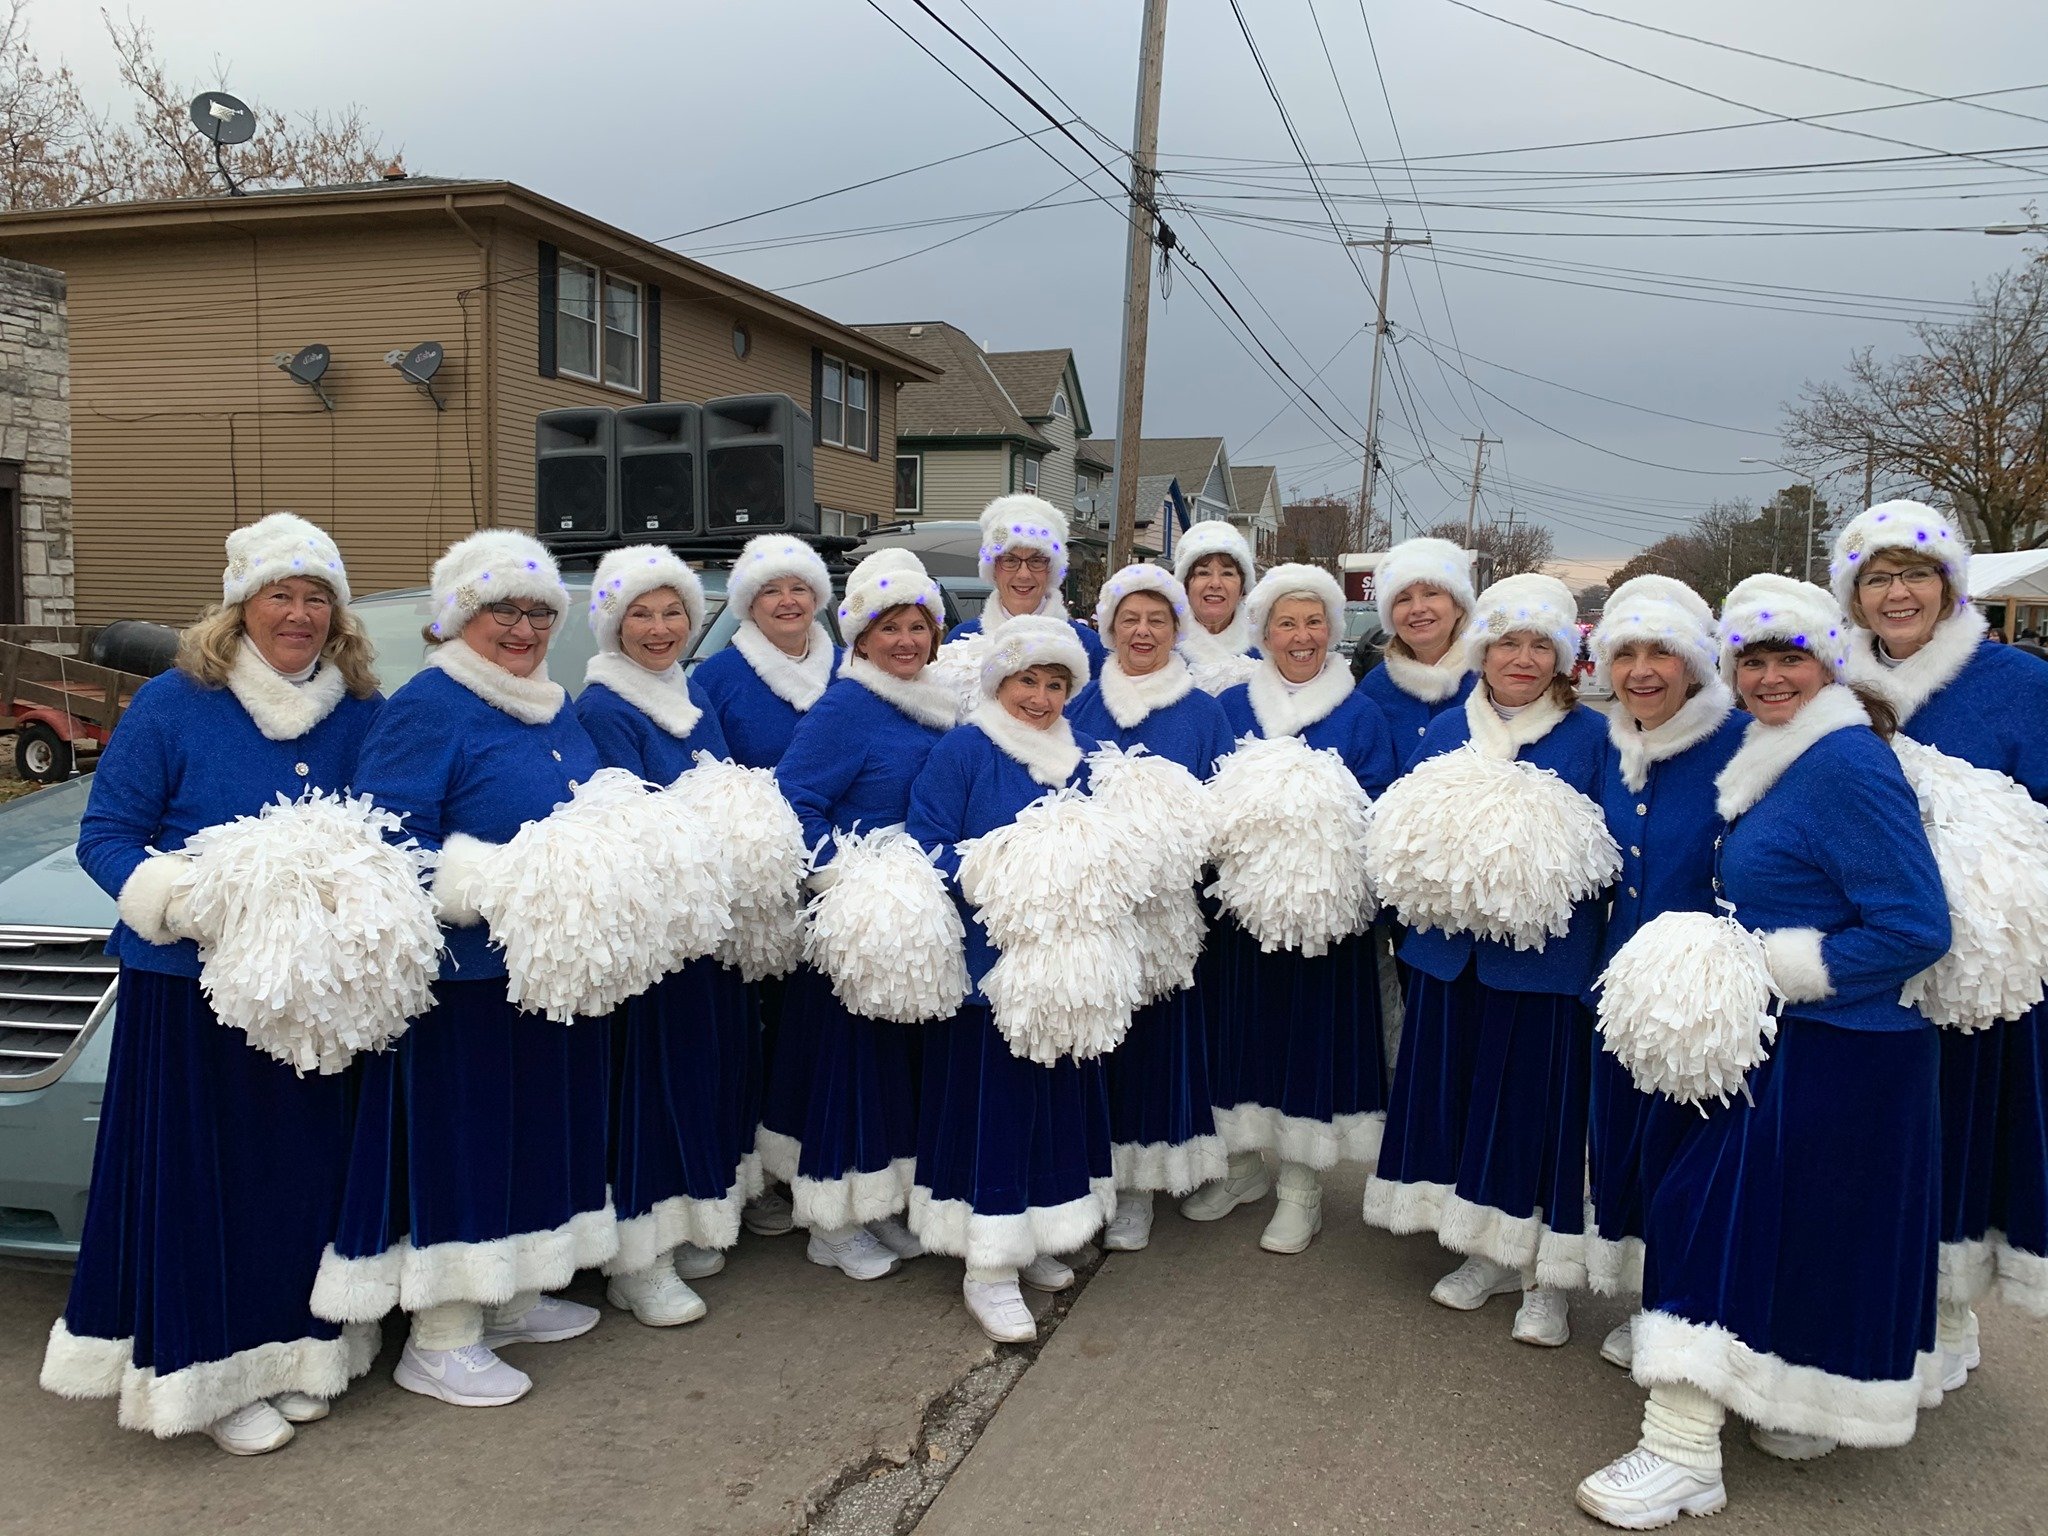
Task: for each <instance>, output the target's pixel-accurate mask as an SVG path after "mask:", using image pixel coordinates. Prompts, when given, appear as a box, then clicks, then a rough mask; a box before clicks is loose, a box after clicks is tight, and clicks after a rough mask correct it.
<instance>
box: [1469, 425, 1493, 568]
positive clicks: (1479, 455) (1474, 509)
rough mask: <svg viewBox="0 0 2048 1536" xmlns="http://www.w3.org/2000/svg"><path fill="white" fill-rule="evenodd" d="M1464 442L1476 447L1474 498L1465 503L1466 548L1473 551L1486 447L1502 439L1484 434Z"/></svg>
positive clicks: (1473, 469)
mask: <svg viewBox="0 0 2048 1536" xmlns="http://www.w3.org/2000/svg"><path fill="white" fill-rule="evenodd" d="M1464 441H1465V442H1468V443H1472V444H1474V445H1475V446H1474V448H1473V450H1472V496H1471V499H1470V500H1468V501H1467V502H1466V503H1465V547H1466V548H1467V549H1472V548H1474V547H1475V546H1474V544H1473V543H1472V539H1473V535H1474V534H1475V533H1476V532H1477V531H1478V527H1477V524H1478V520H1479V472H1480V470H1481V469H1483V468H1484V467H1485V465H1486V445H1487V444H1488V443H1497V442H1499V441H1500V439H1499V438H1497V437H1488V436H1487V435H1486V434H1485V433H1484V432H1482V433H1480V434H1479V435H1478V436H1477V437H1468V438H1465V439H1464Z"/></svg>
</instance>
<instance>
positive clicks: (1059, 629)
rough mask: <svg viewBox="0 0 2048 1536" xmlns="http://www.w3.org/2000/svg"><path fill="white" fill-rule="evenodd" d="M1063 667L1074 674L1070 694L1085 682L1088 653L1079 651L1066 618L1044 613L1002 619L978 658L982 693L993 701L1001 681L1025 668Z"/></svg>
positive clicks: (1078, 638) (1079, 644)
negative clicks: (985, 648) (984, 650)
mask: <svg viewBox="0 0 2048 1536" xmlns="http://www.w3.org/2000/svg"><path fill="white" fill-rule="evenodd" d="M1048 665H1050V666H1059V667H1065V668H1066V669H1067V671H1068V672H1070V673H1072V674H1073V678H1074V686H1073V688H1072V689H1071V690H1070V691H1071V692H1072V693H1079V692H1080V691H1081V690H1082V688H1084V687H1086V686H1087V683H1088V653H1087V652H1086V651H1084V650H1083V649H1081V637H1080V636H1079V635H1077V634H1075V633H1074V626H1073V625H1072V624H1071V623H1070V622H1069V621H1067V620H1066V619H1056V618H1054V617H1052V616H1051V615H1050V614H1044V613H1020V614H1018V615H1016V616H1015V617H1014V618H1008V619H1005V620H1003V622H1002V625H1001V627H1000V628H998V629H997V630H996V632H995V633H994V634H992V635H991V636H989V643H988V650H987V652H986V654H984V655H983V656H982V659H981V691H982V694H983V696H984V697H986V698H991V699H992V698H994V697H995V696H996V689H997V688H999V687H1001V686H1002V682H1003V679H1004V678H1006V677H1014V676H1016V675H1017V674H1018V673H1019V672H1022V671H1023V670H1024V669H1025V668H1026V667H1039V666H1048Z"/></svg>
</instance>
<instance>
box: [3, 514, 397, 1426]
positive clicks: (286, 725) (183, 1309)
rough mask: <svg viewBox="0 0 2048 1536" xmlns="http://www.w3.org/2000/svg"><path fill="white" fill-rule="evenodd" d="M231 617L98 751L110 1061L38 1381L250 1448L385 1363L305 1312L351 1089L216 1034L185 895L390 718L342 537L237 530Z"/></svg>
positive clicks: (142, 696)
mask: <svg viewBox="0 0 2048 1536" xmlns="http://www.w3.org/2000/svg"><path fill="white" fill-rule="evenodd" d="M227 553H228V566H227V570H226V573H225V574H224V576H223V577H222V579H221V601H220V605H219V606H218V607H216V608H214V609H212V610H210V611H209V612H208V613H207V614H206V616H205V617H204V618H202V619H200V620H199V622H198V623H196V624H194V625H193V626H192V627H191V628H190V629H188V630H186V631H185V634H184V637H183V640H182V641H181V643H180V646H179V650H178V662H177V666H176V668H175V669H174V670H172V671H170V672H166V673H165V674H164V675H163V676H161V677H157V678H152V679H151V680H150V681H149V682H147V683H145V684H144V685H143V686H142V687H141V689H139V690H138V691H137V693H136V695H135V700H134V703H132V704H131V705H130V706H129V708H128V712H127V715H126V716H125V717H124V718H123V720H122V722H121V729H120V730H118V731H116V732H115V733H114V735H113V738H112V739H111V740H110V741H109V742H108V744H107V749H106V751H105V752H104V753H103V754H102V755H101V757H100V762H99V771H98V772H97V773H96V774H95V775H94V776H93V783H92V798H91V800H90V802H89V803H88V804H87V806H86V811H85V817H84V820H83V822H82V823H81V825H80V828H79V836H78V861H79V863H80V864H81V865H83V866H84V868H85V870H86V872H87V873H88V874H89V875H91V876H92V878H93V879H94V880H95V881H96V882H98V884H99V885H100V886H101V887H102V888H103V889H104V890H106V892H107V893H108V894H109V895H112V896H115V897H116V898H118V901H119V905H120V922H119V924H118V925H117V926H116V927H115V929H114V934H113V937H112V938H111V939H110V940H109V941H108V945H107V948H108V950H109V952H110V953H112V954H114V955H115V956H117V957H118V958H119V960H120V963H121V977H120V988H119V993H118V1000H117V1002H116V1004H115V1008H116V1015H117V1017H116V1021H115V1022H116V1026H117V1027H116V1028H115V1030H114V1034H113V1061H112V1063H111V1066H110V1068H109V1071H108V1074H107V1093H106V1099H105V1102H104V1103H103V1104H102V1106H101V1110H100V1126H99V1137H98V1149H97V1151H96V1153H95V1155H94V1159H93V1180H92V1195H91V1199H90V1200H89V1201H88V1203H87V1206H86V1217H85V1230H84V1233H83V1234H82V1236H81V1240H80V1243H79V1254H78V1268H77V1270H76V1272H75V1273H74V1274H73V1276H72V1281H71V1296H70V1300H69V1301H68V1302H67V1303H66V1305H65V1309H64V1315H63V1317H62V1318H60V1319H59V1320H58V1322H57V1323H56V1325H55V1326H54V1327H53V1328H52V1329H51V1330H50V1342H49V1348H48V1351H47V1353H46V1354H45V1356H44V1360H43V1373H42V1383H43V1385H44V1386H45V1387H46V1388H48V1389H49V1390H50V1391H52V1392H56V1393H59V1394H61V1395H63V1396H65V1397H118V1398H119V1399H120V1400H121V1411H120V1422H121V1424H122V1425H123V1427H125V1428H128V1429H139V1430H146V1431H148V1432H150V1433H152V1434H156V1435H159V1436H170V1435H181V1434H189V1433H192V1432H194V1431H200V1430H203V1431H205V1432H206V1433H207V1434H209V1435H210V1436H212V1438H213V1440H214V1442H215V1443H216V1444H217V1445H219V1446H220V1447H221V1448H222V1449H223V1450H226V1451H229V1452H232V1453H233V1454H235V1455H238V1456H253V1455H256V1454H259V1453H260V1452H263V1451H273V1450H276V1449H277V1448H278V1447H279V1446H281V1445H283V1444H285V1443H286V1442H287V1441H289V1440H290V1439H291V1438H292V1425H293V1424H304V1423H308V1422H310V1421H312V1420H314V1419H319V1418H324V1417H325V1416H326V1413H327V1399H329V1398H331V1397H335V1396H337V1395H339V1394H340V1393H341V1392H342V1391H344V1390H345V1389H346V1388H347V1386H348V1384H349V1382H350V1381H351V1380H353V1379H354V1378H355V1377H357V1376H360V1375H361V1374H362V1373H363V1372H364V1371H366V1370H368V1369H369V1368H370V1360H371V1358H372V1356H374V1355H375V1353H376V1339H375V1335H374V1333H372V1332H368V1331H366V1330H363V1329H342V1328H337V1327H335V1326H334V1325H333V1324H332V1323H329V1322H325V1321H322V1320H319V1319H316V1318H315V1317H314V1316H313V1315H312V1314H311V1313H310V1312H309V1311H308V1310H307V1308H306V1297H307V1296H308V1295H309V1294H310V1292H311V1291H312V1287H313V1276H314V1273H315V1271H316V1270H317V1269H318V1268H319V1264H320V1251H321V1249H322V1248H323V1247H324V1246H325V1244H326V1241H327V1238H328V1235H329V1234H331V1233H332V1231H333V1228H334V1217H335V1212H336V1209H337V1207H338V1206H339V1204H340V1199H341V1186H342V1179H343V1176H344V1173H345V1170H346V1168H347V1158H348V1135H349V1115H350V1107H351V1106H350V1088H351V1084H350V1079H349V1078H348V1077H346V1076H343V1075H335V1076H315V1075H308V1076H304V1077H301V1076H298V1075H297V1074H295V1073H294V1072H293V1070H292V1068H291V1067H290V1066H288V1065H286V1064H285V1063H284V1062H281V1061H277V1060H273V1059H271V1058H270V1057H268V1056H266V1055H265V1054H263V1053H262V1052H260V1051H258V1050H257V1049H256V1048H255V1047H253V1046H252V1045H250V1044H249V1042H248V1040H247V1039H246V1037H245V1036H244V1035H243V1033H242V1032H241V1031H239V1030H234V1029H229V1028H225V1027H223V1026H222V1024H221V1023H220V1021H219V1020H218V1019H217V1018H216V1017H215V1014H214V1012H213V1009H212V1007H211V1006H210V1005H209V1003H208V1001H207V999H206V997H205V995H204V994H203V993H202V992H201V990H200V983H199V976H200V955H199V947H198V945H197V944H196V943H195V942H194V941H195V939H198V938H202V937H204V938H206V939H207V940H209V941H211V940H213V939H215V938H217V937H218V935H214V934H206V935H201V934H199V933H197V932H195V930H194V928H193V926H192V923H191V921H190V916H189V911H188V907H187V900H186V896H187V893H186V887H187V885H188V884H189V876H190V873H191V868H192V863H193V861H192V860H191V859H190V858H188V857H187V855H185V854H184V853H182V852H180V850H181V849H182V848H184V847H185V845H186V843H187V842H188V841H189V840H190V839H191V838H192V837H193V836H194V835H195V834H197V833H199V832H200V831H202V830H204V829H206V828H209V827H216V826H219V825H221V824H222V823H224V822H230V821H233V820H234V819H235V818H237V817H241V816H254V815H255V814H256V813H257V811H258V810H259V809H260V808H261V807H263V806H264V805H265V804H267V803H269V802H271V801H273V800H275V799H276V798H277V797H279V796H280V795H282V796H284V797H286V798H288V799H297V798H298V797H299V795H300V794H301V792H303V791H305V790H307V789H317V790H340V791H345V790H346V789H347V788H348V786H349V784H350V783H351V781H352V780H353V779H354V778H355V775H356V749H357V747H358V746H359V744H360V743H361V742H362V739H363V734H364V732H365V731H366V730H367V729H368V728H369V727H370V724H371V722H372V721H373V720H374V719H375V718H376V716H377V711H378V708H379V705H380V703H381V700H380V698H379V695H378V693H377V691H376V689H377V684H376V679H375V677H374V676H373V675H372V674H371V672H370V660H371V657H370V647H369V642H368V641H367V640H366V639H365V638H364V636H363V632H362V629H361V628H360V626H359V625H358V624H357V623H356V621H355V620H354V619H353V618H352V617H351V616H350V614H349V611H348V602H349V590H348V576H347V574H346V572H344V570H343V569H342V563H341V556H340V554H339V553H338V552H337V551H336V549H335V546H334V541H333V540H332V539H330V538H329V537H328V536H327V535H326V534H325V533H323V532H321V530H320V529H318V528H316V527H314V526H313V525H312V524H311V523H308V522H305V521H303V520H301V519H299V518H297V517H294V516H292V515H291V514H290V513H288V512H278V513H273V514H272V515H271V516H269V517H266V518H264V519H263V520H262V521H260V522H258V523H255V524H253V525H252V526H250V527H247V528H238V529H236V530H235V531H234V532H233V533H232V534H230V535H229V536H228V541H227Z"/></svg>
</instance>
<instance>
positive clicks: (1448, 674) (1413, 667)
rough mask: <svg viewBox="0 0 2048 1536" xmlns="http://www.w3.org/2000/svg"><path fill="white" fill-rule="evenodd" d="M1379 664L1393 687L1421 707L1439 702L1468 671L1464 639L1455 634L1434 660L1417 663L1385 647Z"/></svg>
mask: <svg viewBox="0 0 2048 1536" xmlns="http://www.w3.org/2000/svg"><path fill="white" fill-rule="evenodd" d="M1380 665H1381V666H1383V667H1385V668H1386V669H1387V676H1388V677H1390V678H1391V679H1393V683H1394V686H1395V687H1396V688H1398V689H1400V690H1401V691H1402V692H1403V693H1405V694H1407V695H1408V697H1409V698H1411V699H1420V700H1421V701H1422V702H1423V703H1425V704H1441V703H1443V701H1444V700H1445V699H1448V698H1449V697H1450V696H1451V695H1452V694H1454V693H1456V692H1457V691H1458V685H1459V684H1460V683H1462V682H1464V681H1465V674H1466V673H1467V672H1469V671H1471V670H1472V660H1471V657H1470V655H1469V654H1468V653H1467V652H1466V650H1465V642H1464V639H1463V637H1462V636H1458V635H1454V636H1452V637H1451V646H1450V649H1449V650H1447V651H1445V652H1444V653H1443V655H1441V656H1439V657H1437V659H1436V660H1435V661H1428V662H1424V661H1417V660H1416V659H1415V658H1414V657H1413V656H1403V655H1401V654H1400V652H1398V651H1395V650H1393V649H1392V648H1389V649H1388V650H1387V651H1385V652H1384V653H1383V654H1382V655H1381V656H1380Z"/></svg>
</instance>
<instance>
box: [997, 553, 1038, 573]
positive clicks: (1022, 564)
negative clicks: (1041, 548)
mask: <svg viewBox="0 0 2048 1536" xmlns="http://www.w3.org/2000/svg"><path fill="white" fill-rule="evenodd" d="M996 569H997V570H999V571H1029V572H1030V573H1031V574H1032V575H1034V576H1043V575H1044V574H1045V573H1046V572H1047V571H1049V570H1051V569H1052V561H1050V560H1048V559H1047V558H1046V557H1045V556H1044V555H997V556H996Z"/></svg>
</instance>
